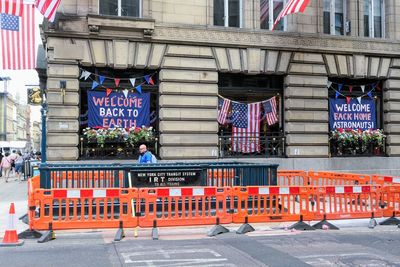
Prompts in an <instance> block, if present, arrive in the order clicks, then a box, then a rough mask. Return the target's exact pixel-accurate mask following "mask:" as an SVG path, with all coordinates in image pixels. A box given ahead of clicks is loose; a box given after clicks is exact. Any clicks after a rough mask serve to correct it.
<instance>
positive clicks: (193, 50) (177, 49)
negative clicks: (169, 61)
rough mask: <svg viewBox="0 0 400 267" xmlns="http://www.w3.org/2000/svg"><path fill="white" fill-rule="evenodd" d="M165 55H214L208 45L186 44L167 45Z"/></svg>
mask: <svg viewBox="0 0 400 267" xmlns="http://www.w3.org/2000/svg"><path fill="white" fill-rule="evenodd" d="M166 55H169V56H188V57H205V58H212V57H213V56H214V55H213V52H212V51H211V48H210V47H203V46H188V45H168V48H167V52H166Z"/></svg>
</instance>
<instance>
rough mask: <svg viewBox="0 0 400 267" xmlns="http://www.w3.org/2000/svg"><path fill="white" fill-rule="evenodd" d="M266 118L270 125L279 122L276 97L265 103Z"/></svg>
mask: <svg viewBox="0 0 400 267" xmlns="http://www.w3.org/2000/svg"><path fill="white" fill-rule="evenodd" d="M263 105H264V112H265V118H266V120H267V123H268V125H273V124H275V123H277V122H278V114H277V111H276V98H275V96H274V97H273V98H271V99H269V100H267V101H265V102H264V104H263Z"/></svg>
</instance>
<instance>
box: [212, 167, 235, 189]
mask: <svg viewBox="0 0 400 267" xmlns="http://www.w3.org/2000/svg"><path fill="white" fill-rule="evenodd" d="M234 179H235V169H225V168H224V169H212V170H208V171H207V183H206V184H207V185H208V186H216V187H225V186H233V185H234Z"/></svg>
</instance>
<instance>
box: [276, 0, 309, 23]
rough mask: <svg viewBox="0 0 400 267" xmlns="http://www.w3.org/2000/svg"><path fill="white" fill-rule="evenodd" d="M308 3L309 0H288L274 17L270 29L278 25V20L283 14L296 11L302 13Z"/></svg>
mask: <svg viewBox="0 0 400 267" xmlns="http://www.w3.org/2000/svg"><path fill="white" fill-rule="evenodd" d="M309 3H310V0H289V1H288V2H287V3H286V5H285V7H284V8H283V9H282V11H281V13H279V16H278V17H277V18H276V20H275V23H274V27H273V28H272V30H274V29H275V27H276V25H278V23H279V21H280V20H281V18H283V17H284V16H286V15H289V14H294V13H298V12H301V13H303V12H304V10H306V7H307V6H308V4H309Z"/></svg>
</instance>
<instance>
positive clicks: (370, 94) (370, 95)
mask: <svg viewBox="0 0 400 267" xmlns="http://www.w3.org/2000/svg"><path fill="white" fill-rule="evenodd" d="M367 95H368V96H369V98H371V99H373V97H372V93H371V91H369V92H368V94H367Z"/></svg>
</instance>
